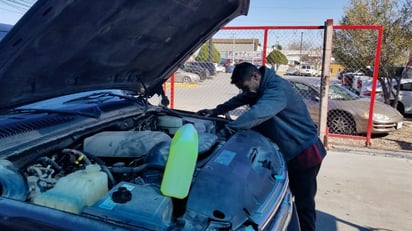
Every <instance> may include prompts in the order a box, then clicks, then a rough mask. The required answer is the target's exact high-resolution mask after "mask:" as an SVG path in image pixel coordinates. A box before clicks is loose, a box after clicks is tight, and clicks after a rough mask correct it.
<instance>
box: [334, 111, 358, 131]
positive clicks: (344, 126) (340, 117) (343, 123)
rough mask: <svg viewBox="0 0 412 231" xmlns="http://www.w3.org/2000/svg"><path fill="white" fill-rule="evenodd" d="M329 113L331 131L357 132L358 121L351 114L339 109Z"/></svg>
mask: <svg viewBox="0 0 412 231" xmlns="http://www.w3.org/2000/svg"><path fill="white" fill-rule="evenodd" d="M329 113H330V115H329V116H328V121H327V125H328V127H329V132H330V133H334V134H344V135H355V134H356V123H355V121H354V120H353V118H352V116H351V115H349V114H348V113H342V112H338V111H335V112H329ZM332 113H333V114H332Z"/></svg>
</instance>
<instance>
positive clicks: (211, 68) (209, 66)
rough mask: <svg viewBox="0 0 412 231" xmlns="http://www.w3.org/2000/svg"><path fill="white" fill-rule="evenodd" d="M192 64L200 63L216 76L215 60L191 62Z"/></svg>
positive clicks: (199, 64)
mask: <svg viewBox="0 0 412 231" xmlns="http://www.w3.org/2000/svg"><path fill="white" fill-rule="evenodd" d="M191 64H192V65H198V66H201V67H203V68H206V69H207V70H208V71H209V73H210V75H211V76H215V75H216V74H217V71H216V66H215V63H213V62H199V61H198V62H191Z"/></svg>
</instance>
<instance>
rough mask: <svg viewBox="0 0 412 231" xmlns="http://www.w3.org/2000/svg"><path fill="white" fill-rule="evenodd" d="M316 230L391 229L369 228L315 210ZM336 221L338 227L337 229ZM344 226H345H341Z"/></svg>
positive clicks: (373, 230) (375, 230)
mask: <svg viewBox="0 0 412 231" xmlns="http://www.w3.org/2000/svg"><path fill="white" fill-rule="evenodd" d="M316 220H317V222H316V231H338V230H353V231H393V230H391V229H384V228H371V227H365V226H362V225H358V224H354V223H352V222H349V221H346V220H343V219H340V218H338V217H335V216H333V215H331V214H328V213H325V212H322V211H319V210H317V211H316ZM338 223H339V224H340V225H339V229H338ZM342 227H345V228H342Z"/></svg>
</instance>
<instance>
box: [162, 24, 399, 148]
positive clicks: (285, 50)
mask: <svg viewBox="0 0 412 231" xmlns="http://www.w3.org/2000/svg"><path fill="white" fill-rule="evenodd" d="M334 28H338V29H335V30H334V34H333V48H332V51H333V52H332V57H333V58H332V60H331V64H330V67H329V68H330V70H329V71H330V76H329V77H328V78H327V80H328V81H329V86H330V88H329V93H328V95H329V97H328V104H327V105H328V106H327V107H328V113H327V122H326V123H327V128H328V133H327V136H328V137H332V138H343V139H346V138H349V139H354V140H361V141H366V144H368V142H369V139H370V134H379V133H387V132H391V131H393V130H395V129H399V128H400V127H401V126H402V118H398V117H397V116H398V115H399V114H397V113H396V110H394V109H393V108H391V107H389V106H388V105H384V104H383V103H381V102H375V101H376V100H375V97H374V96H372V90H373V88H372V86H373V84H374V83H373V82H374V81H373V79H374V76H375V75H374V69H373V66H378V65H379V62H378V63H376V62H377V61H379V58H376V57H378V56H379V54H377V52H379V47H380V45H379V36H378V35H379V33H378V32H379V30H376V28H374V27H372V28H369V27H367V28H345V27H334ZM359 29H363V30H367V33H366V34H367V35H368V36H369V40H368V41H370V42H369V43H368V45H367V46H362V47H363V49H355V50H354V49H353V46H345V43H343V41H346V42H348V41H350V39H356V37H357V36H359V35H358V34H359ZM324 31H325V30H324V27H322V26H320V27H316V26H315V27H228V28H222V29H221V30H220V31H219V32H218V33H217V34H215V36H214V37H213V38H212V39H210V40H209V41H207V42H206V43H205V44H204V45H203V46H202V47H201V48H200V49H199V50H198V51H196V52H195V53H194V54H192V56H191V57H190V58H189V59H188V60H187V61H186V62H184V63H183V64H182V65H181V66H180V67H179V69H178V71H177V72H176V73H175V84H174V105H173V107H174V108H176V109H182V110H191V111H197V110H200V109H204V108H214V107H215V106H216V105H218V104H220V103H223V102H225V101H226V100H228V99H230V98H231V97H233V96H235V95H236V94H238V93H239V89H237V88H236V87H235V86H234V85H232V84H230V77H231V73H232V71H233V69H234V67H235V65H236V64H237V63H241V62H250V63H253V64H255V65H256V66H258V67H260V66H262V65H265V66H267V67H268V68H273V69H274V70H275V71H276V72H277V74H278V75H279V76H282V77H284V78H286V79H288V80H289V81H290V82H291V84H292V86H293V87H294V88H295V89H296V90H297V91H298V93H299V94H300V95H301V96H302V98H303V99H304V101H305V103H306V105H307V108H308V110H309V112H310V114H311V116H312V119H313V121H314V122H315V123H316V124H317V125H318V126H319V116H320V114H321V111H320V98H321V93H320V89H321V79H322V78H324V76H323V77H322V73H324V71H323V70H322V61H323V58H324V57H323V54H324V43H325V41H324V38H325V36H324ZM364 34H365V33H363V35H364ZM342 38H349V40H344V39H342ZM352 45H353V44H352ZM365 56H368V57H370V62H369V63H368V64H369V65H365V62H361V61H360V60H361V59H360V58H359V57H365ZM179 75H181V76H183V77H179ZM375 78H376V76H375ZM165 88H166V92H167V93H168V92H169V95H170V91H171V88H170V85H168V84H166V85H165ZM371 96H372V97H371ZM375 104H376V105H375ZM245 110H247V108H240V109H236V110H235V111H233V112H231V115H232V116H235V117H236V116H238V115H240V113H242V112H244V111H245ZM369 118H371V119H369ZM368 129H369V130H368ZM368 134H369V136H368Z"/></svg>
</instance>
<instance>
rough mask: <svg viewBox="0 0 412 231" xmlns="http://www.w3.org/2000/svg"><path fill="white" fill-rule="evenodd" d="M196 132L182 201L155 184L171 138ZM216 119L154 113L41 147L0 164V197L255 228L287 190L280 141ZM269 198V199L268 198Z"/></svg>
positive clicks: (158, 225) (132, 217) (146, 220)
mask: <svg viewBox="0 0 412 231" xmlns="http://www.w3.org/2000/svg"><path fill="white" fill-rule="evenodd" d="M187 123H190V124H192V125H193V126H194V128H195V129H196V131H197V134H198V156H197V162H196V167H195V171H194V174H193V178H192V183H191V186H190V192H189V194H188V196H187V197H186V198H184V199H179V198H173V197H168V196H165V195H163V194H162V193H161V191H160V185H161V182H162V177H163V173H164V169H165V166H166V164H167V160H168V155H169V148H170V143H171V141H172V139H173V136H174V134H175V133H176V132H177V131H178V129H179V128H180V127H181V126H183V125H184V124H187ZM220 126H221V124H219V122H216V121H214V120H213V119H206V118H199V116H197V117H196V116H193V117H191V116H178V115H173V114H167V113H152V114H148V115H146V116H145V117H144V118H142V117H139V118H138V119H135V120H134V125H133V127H132V128H128V129H119V127H113V126H112V127H110V128H106V129H103V130H100V131H98V132H95V133H93V134H87V135H85V136H84V137H81V138H78V139H76V141H75V142H73V144H71V145H69V146H67V147H66V148H63V149H55V150H53V151H51V152H48V153H42V154H41V155H38V157H37V158H36V159H35V160H33V161H30V162H29V163H26V164H25V165H24V167H21V168H17V167H16V166H15V165H14V164H13V162H12V161H9V160H6V159H3V160H1V162H0V176H1V178H0V179H1V180H0V186H1V187H0V189H1V190H0V194H1V195H2V196H3V197H7V198H11V199H14V200H18V201H25V202H27V203H30V204H35V205H39V206H44V207H48V208H53V209H57V210H60V211H65V212H67V213H71V214H77V215H80V216H84V217H88V218H91V219H97V220H104V221H106V222H109V223H113V224H117V225H120V226H123V227H131V228H136V227H137V228H147V229H152V230H181V229H186V230H218V229H219V230H232V229H244V230H250V229H249V228H253V229H256V230H257V229H259V228H260V225H259V224H260V223H261V221H262V220H265V219H266V218H267V216H272V215H273V214H272V215H270V214H269V213H270V211H273V209H274V206H279V204H276V203H277V202H276V203H275V199H273V197H271V196H270V195H278V196H280V195H281V194H282V193H284V191H285V190H286V187H287V186H285V185H287V184H285V182H284V181H285V178H287V176H286V175H285V174H286V166H285V164H284V162H283V160H282V156H281V153H280V152H279V150H278V148H277V146H276V145H275V144H273V143H272V142H270V141H269V140H268V139H267V138H265V137H264V136H262V135H260V134H259V133H257V132H255V131H239V132H237V133H236V134H234V135H232V136H231V137H230V138H227V139H222V137H218V136H217V135H216V131H217V130H219V129H220ZM268 198H269V199H268Z"/></svg>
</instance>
